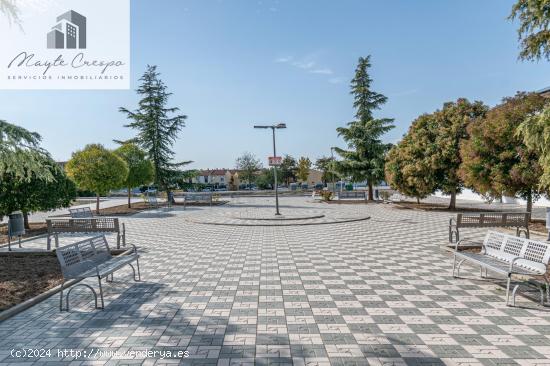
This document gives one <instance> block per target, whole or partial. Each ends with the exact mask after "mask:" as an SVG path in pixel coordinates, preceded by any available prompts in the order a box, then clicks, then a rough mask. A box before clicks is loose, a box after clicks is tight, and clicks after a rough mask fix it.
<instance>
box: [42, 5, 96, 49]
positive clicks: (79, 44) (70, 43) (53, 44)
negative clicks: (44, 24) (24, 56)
mask: <svg viewBox="0 0 550 366" xmlns="http://www.w3.org/2000/svg"><path fill="white" fill-rule="evenodd" d="M56 21H57V25H56V26H54V27H52V30H51V31H49V32H48V37H47V38H48V48H66V49H75V48H86V17H85V16H83V15H81V14H79V13H77V12H76V11H74V10H69V11H68V12H66V13H63V14H61V15H60V16H58V17H57V20H56Z"/></svg>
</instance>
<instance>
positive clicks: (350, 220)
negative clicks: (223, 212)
mask: <svg viewBox="0 0 550 366" xmlns="http://www.w3.org/2000/svg"><path fill="white" fill-rule="evenodd" d="M369 219H370V216H365V217H359V218H350V219H341V220H339V221H330V222H299V223H293V222H289V223H277V224H260V223H258V224H255V223H250V224H245V223H243V224H238V223H228V222H207V221H199V220H191V219H189V218H186V221H188V222H192V223H194V224H201V225H217V226H262V227H281V226H311V225H335V224H345V223H349V222H357V221H365V220H369Z"/></svg>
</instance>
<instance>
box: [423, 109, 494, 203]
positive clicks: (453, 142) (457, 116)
mask: <svg viewBox="0 0 550 366" xmlns="http://www.w3.org/2000/svg"><path fill="white" fill-rule="evenodd" d="M487 109H488V108H487V106H486V105H484V104H483V103H482V102H479V101H476V102H473V103H472V102H469V101H468V100H467V99H465V98H460V99H458V100H457V101H456V102H448V103H445V104H444V105H443V108H442V109H440V110H437V111H435V112H434V113H433V114H432V116H433V118H434V123H435V128H436V129H437V130H436V131H437V132H436V136H435V145H436V149H435V151H434V154H433V155H432V156H431V157H430V160H431V162H432V169H433V171H434V174H435V176H436V177H437V181H438V187H437V188H438V189H439V190H441V191H442V192H443V193H444V194H446V195H450V196H451V200H450V203H449V208H450V209H455V208H456V195H457V194H458V193H460V192H462V189H463V188H464V182H463V180H462V177H461V176H460V175H459V169H460V166H461V164H462V157H461V155H460V144H461V143H463V142H464V141H466V140H468V138H469V134H468V126H469V124H470V123H471V122H472V121H474V120H476V119H479V118H481V117H483V116H484V115H485V113H487Z"/></svg>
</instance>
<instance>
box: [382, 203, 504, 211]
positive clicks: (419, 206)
mask: <svg viewBox="0 0 550 366" xmlns="http://www.w3.org/2000/svg"><path fill="white" fill-rule="evenodd" d="M391 205H392V207H395V208H397V209H401V210H414V209H416V210H424V211H441V212H494V211H495V210H491V209H488V208H487V209H485V208H474V207H456V208H455V209H450V208H449V207H448V206H447V205H443V204H438V203H425V202H420V203H416V202H399V203H397V202H396V203H392V204H391Z"/></svg>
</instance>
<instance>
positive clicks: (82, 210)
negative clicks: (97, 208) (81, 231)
mask: <svg viewBox="0 0 550 366" xmlns="http://www.w3.org/2000/svg"><path fill="white" fill-rule="evenodd" d="M69 213H70V214H71V217H72V218H80V217H94V214H93V213H92V210H91V209H90V208H89V207H77V208H69Z"/></svg>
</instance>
